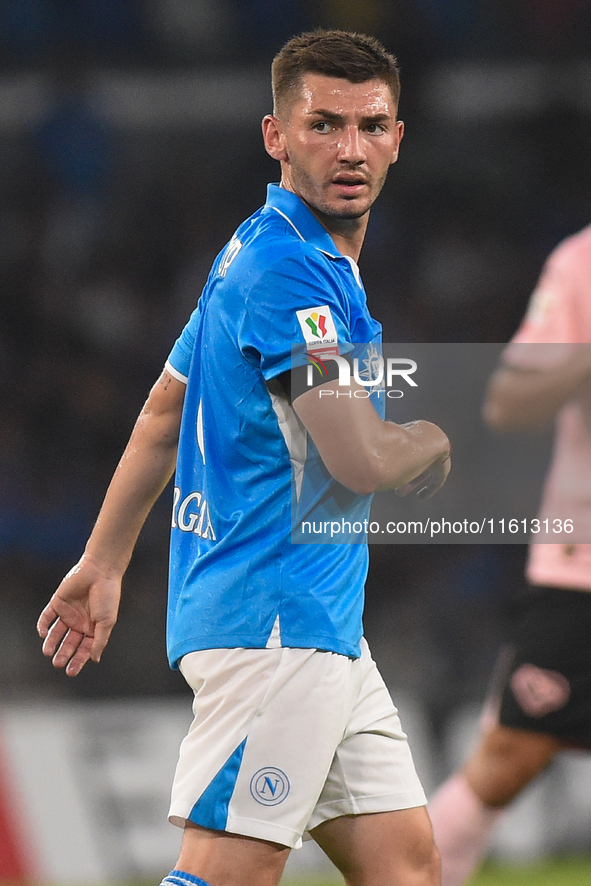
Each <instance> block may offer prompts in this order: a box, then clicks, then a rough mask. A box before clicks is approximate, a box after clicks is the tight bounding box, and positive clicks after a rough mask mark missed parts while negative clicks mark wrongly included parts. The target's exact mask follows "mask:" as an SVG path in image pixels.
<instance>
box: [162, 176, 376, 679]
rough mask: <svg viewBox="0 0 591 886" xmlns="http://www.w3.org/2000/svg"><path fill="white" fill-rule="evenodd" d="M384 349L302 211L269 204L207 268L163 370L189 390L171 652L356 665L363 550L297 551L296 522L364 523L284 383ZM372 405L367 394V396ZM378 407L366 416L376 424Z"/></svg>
mask: <svg viewBox="0 0 591 886" xmlns="http://www.w3.org/2000/svg"><path fill="white" fill-rule="evenodd" d="M310 341H313V342H314V343H316V344H318V343H319V344H320V345H322V346H324V347H326V349H327V350H330V349H332V348H335V347H336V348H338V349H340V351H341V353H344V352H346V351H347V350H350V349H351V348H353V347H354V346H355V344H356V343H363V344H368V345H371V346H372V347H379V346H380V342H381V326H380V325H379V324H378V323H377V322H376V321H375V320H373V319H372V317H371V316H370V314H369V312H368V308H367V304H366V297H365V292H364V289H363V285H362V283H361V279H360V276H359V271H358V268H357V265H356V264H355V262H353V261H352V260H351V259H349V258H347V257H346V256H343V255H341V254H340V253H339V252H338V250H337V249H336V247H335V245H334V242H333V240H332V238H331V237H330V236H329V234H328V233H327V232H326V230H325V229H324V228H323V227H322V225H321V224H320V223H319V222H318V221H317V219H316V218H315V217H314V215H313V214H312V213H311V212H310V211H309V209H308V208H307V207H306V205H305V204H304V203H303V201H301V200H300V198H299V197H297V196H296V195H295V194H292V193H290V192H288V191H286V190H284V189H282V188H280V187H278V186H277V185H269V188H268V194H267V202H266V204H265V206H263V207H262V208H261V209H260V210H258V211H257V212H256V213H255V214H254V215H253V216H251V217H250V218H249V219H248V220H247V221H245V222H244V223H243V224H242V225H241V226H240V227H239V228H238V230H237V231H236V233H235V234H234V236H233V237H232V239H231V240H230V242H229V243H228V244H227V246H226V247H225V249H224V250H222V252H221V253H220V255H219V256H218V257H217V259H216V260H215V262H214V265H213V267H212V270H211V272H210V275H209V278H208V280H207V283H206V285H205V288H204V290H203V293H202V295H201V297H200V299H199V302H198V305H197V308H196V309H195V311H194V312H193V314H192V316H191V318H190V320H189V322H188V324H187V326H186V327H185V329H184V330H183V332H182V334H181V336H180V338H179V339H178V341H177V342H176V344H175V346H174V348H173V350H172V352H171V354H170V356H169V359H168V363H167V365H168V368H169V370H170V371H171V372H172V373H173V375H175V376H176V377H177V378H179V379H180V380H182V381H185V382H186V383H187V390H186V395H185V404H184V409H183V418H182V425H181V433H180V442H179V452H178V459H177V471H176V478H175V490H174V504H173V519H172V532H171V549H170V580H169V605H168V631H167V636H168V653H169V659H170V662H171V664H172V665H173V666H175V665H176V664H177V663H178V661H179V660H180V658H181V657H182V656H183V655H185V654H186V653H188V652H192V651H195V650H199V649H208V648H228V647H267V646H293V647H308V648H317V649H323V650H329V651H332V652H337V653H341V654H343V655H348V656H353V657H357V656H359V654H360V648H359V643H360V639H361V636H362V610H363V593H364V584H365V578H366V574H367V562H368V552H367V544H366V541H365V538H362V539H359V541H360V542H361V543H358V544H294V543H292V540H291V521H292V510H293V502H294V501H296V502H297V510H298V513H299V515H300V517H301V516H302V515H308V516H309V517H310V519H313V520H316V521H320V520H323V519H327V520H330V519H331V518H334V515H335V514H338V515H340V516H342V517H344V518H345V519H353V520H358V521H359V520H363V519H367V518H368V517H369V508H370V504H371V497H370V496H358V495H356V494H355V493H353V492H351V491H350V490H348V489H346V488H345V487H343V486H342V485H340V484H339V483H337V482H336V481H335V480H334V479H333V478H332V477H331V475H330V474H329V473H328V471H327V470H326V468H325V466H324V464H323V462H322V460H321V459H320V457H319V455H318V452H317V450H316V448H315V446H314V443H313V441H312V440H311V439H310V438H308V436H307V434H306V432H305V429H304V428H303V426H302V425H301V423H300V422H299V421H298V419H297V417H296V415H295V412H294V411H293V409H292V407H291V404H290V402H289V401H288V399H287V398H286V396H285V394H284V392H283V393H282V388H281V387H278V384H277V383H278V377H279V376H280V375H282V374H283V373H284V372H286V371H288V370H290V368H291V367H292V349H293V346H294V345H295V346H298V345H301V346H302V347H303V355H302V359H304V358H305V350H306V347H307V345H308V343H309V342H310ZM372 397H373V395H372ZM381 400H383V398H380V397H376V398H375V403H374V405H375V406H376V409H378V411H380V408H383V407H381V402H380V401H381Z"/></svg>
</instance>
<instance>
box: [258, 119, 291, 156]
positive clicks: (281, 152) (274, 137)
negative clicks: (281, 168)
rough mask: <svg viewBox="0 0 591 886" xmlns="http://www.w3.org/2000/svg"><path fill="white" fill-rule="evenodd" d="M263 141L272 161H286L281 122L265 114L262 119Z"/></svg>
mask: <svg viewBox="0 0 591 886" xmlns="http://www.w3.org/2000/svg"><path fill="white" fill-rule="evenodd" d="M263 141H264V143H265V150H266V151H267V154H269V156H271V157H272V158H273V160H279V161H281V160H287V149H286V146H285V133H284V132H283V127H282V125H281V121H280V120H279V119H278V118H277V117H274V116H273V114H267V116H266V117H264V118H263Z"/></svg>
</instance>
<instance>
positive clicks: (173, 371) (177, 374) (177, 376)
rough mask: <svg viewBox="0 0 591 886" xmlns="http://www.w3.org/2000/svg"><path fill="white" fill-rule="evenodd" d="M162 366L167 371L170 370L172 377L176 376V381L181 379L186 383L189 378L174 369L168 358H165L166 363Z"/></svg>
mask: <svg viewBox="0 0 591 886" xmlns="http://www.w3.org/2000/svg"><path fill="white" fill-rule="evenodd" d="M164 368H165V369H166V371H167V372H170V374H171V375H172V377H173V378H176V380H177V381H181V382H182V383H183V384H184V385H186V384H187V382H188V381H189V379H188V378H187V376H186V375H182V374H181V373H180V372H179V371H178V369H175V368H174V366H172V365H171V364H170V363H169V362H168V360H167V361H166V363H165V364H164Z"/></svg>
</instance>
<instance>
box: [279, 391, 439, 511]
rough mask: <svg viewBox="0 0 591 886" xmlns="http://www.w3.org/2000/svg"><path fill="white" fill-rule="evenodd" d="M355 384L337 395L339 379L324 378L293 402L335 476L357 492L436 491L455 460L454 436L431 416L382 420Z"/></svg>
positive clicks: (366, 493)
mask: <svg viewBox="0 0 591 886" xmlns="http://www.w3.org/2000/svg"><path fill="white" fill-rule="evenodd" d="M357 387H358V389H359V390H364V389H362V388H361V386H357ZM355 390H356V386H355V384H354V383H352V386H351V392H352V393H353V396H351V397H343V396H340V397H339V396H337V394H338V393H339V387H338V383H336V382H326V383H325V384H323V385H319V386H318V387H316V388H313V389H311V390H309V391H306V392H305V393H303V394H301V395H300V396H299V397H296V398H295V400H294V402H293V407H294V410H295V412H296V413H297V415H298V416H299V418H300V419H301V421H302V422H303V424H304V426H305V428H306V430H307V431H308V433H309V434H310V436H311V437H312V439H313V440H314V443H315V444H316V448H317V449H318V452H319V453H320V456H321V458H322V460H323V462H324V464H325V465H326V467H327V469H328V471H329V472H330V473H331V474H332V476H333V477H334V478H335V480H338V481H339V483H342V484H343V486H347V487H348V488H349V489H352V490H353V492H357V493H358V494H359V495H370V494H371V493H373V492H377V491H380V490H386V489H396V490H398V492H399V494H402V495H404V494H406V493H408V492H411V491H413V490H415V489H416V490H418V494H419V495H421V497H429V496H431V495H433V494H434V493H435V492H437V490H438V489H439V488H440V487H441V486H443V484H444V482H445V480H446V478H447V475H448V473H449V469H450V466H451V462H450V451H451V446H450V442H449V440H448V438H447V436H446V435H445V434H444V432H443V431H442V430H441V428H439V427H438V426H437V425H435V424H432V423H431V422H428V421H415V422H410V423H409V424H404V425H397V424H394V423H393V422H390V421H382V419H381V418H380V417H379V415H378V414H377V412H376V411H375V409H374V407H373V406H372V404H371V402H370V400H369V399H368V398H367V397H355V393H354V392H355ZM321 392H323V393H322V394H321ZM364 393H365V391H364ZM341 394H342V391H341Z"/></svg>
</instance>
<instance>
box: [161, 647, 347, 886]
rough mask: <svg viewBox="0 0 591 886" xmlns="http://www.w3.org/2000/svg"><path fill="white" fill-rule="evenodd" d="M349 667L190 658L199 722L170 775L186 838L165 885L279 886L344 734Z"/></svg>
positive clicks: (187, 670)
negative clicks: (253, 885)
mask: <svg viewBox="0 0 591 886" xmlns="http://www.w3.org/2000/svg"><path fill="white" fill-rule="evenodd" d="M352 669H353V670H354V661H353V660H351V659H350V658H348V657H347V656H343V655H336V654H334V653H323V652H318V651H315V650H314V649H289V648H273V649H213V650H203V651H201V652H195V653H191V654H189V655H188V656H185V658H184V659H183V660H182V663H181V670H182V673H183V675H184V676H185V678H186V679H187V681H188V683H189V685H190V686H191V687H192V688H193V689H194V691H195V701H194V713H195V719H194V721H193V723H192V724H191V727H190V729H189V732H188V734H187V736H186V737H185V739H184V741H183V744H182V746H181V753H180V757H179V764H178V766H177V771H176V774H175V779H174V785H173V791H172V799H171V807H170V819H171V821H172V822H173V823H174V824H177V825H180V826H182V827H184V828H185V830H184V834H183V841H182V847H181V853H180V857H179V859H178V862H177V868H176V869H175V871H174V872H173V875H171V877H172V880H171V882H170V884H168V883H167V884H166V886H201V884H202V883H205V884H206V886H252V884H257V886H275V884H276V883H278V882H279V879H280V877H281V873H282V871H283V867H284V865H285V862H286V860H287V857H288V855H289V851H290V849H291V848H293V847H295V846H297V845H299V844H300V843H301V838H302V834H303V832H304V830H305V828H306V825H307V823H308V821H309V820H310V816H311V814H312V811H313V809H314V807H315V804H316V802H317V799H318V796H319V794H320V793H321V791H322V788H323V786H324V783H325V781H326V777H327V774H328V772H329V770H330V767H331V763H332V760H333V757H334V753H335V748H336V747H337V746H338V744H339V741H340V739H341V737H342V735H343V731H344V729H345V727H346V724H347V720H348V712H349V709H350V702H349V701H348V697H349V696H350V695H351V694H352V691H351V689H350V688H349V686H350V683H351V679H350V672H351V670H352ZM183 872H184V876H185V877H186V878H188V879H187V883H185V882H183V880H182V876H183ZM175 877H176V878H177V879H180V882H179V883H176V882H175V879H174V878H175ZM191 878H196V880H193V879H191Z"/></svg>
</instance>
